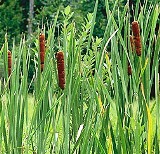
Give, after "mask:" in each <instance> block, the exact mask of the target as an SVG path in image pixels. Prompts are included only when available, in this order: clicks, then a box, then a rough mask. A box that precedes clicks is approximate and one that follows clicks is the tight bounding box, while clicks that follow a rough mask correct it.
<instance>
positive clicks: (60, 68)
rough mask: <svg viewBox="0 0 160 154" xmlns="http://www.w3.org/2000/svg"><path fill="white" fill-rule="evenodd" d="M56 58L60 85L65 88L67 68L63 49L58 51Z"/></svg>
mask: <svg viewBox="0 0 160 154" xmlns="http://www.w3.org/2000/svg"><path fill="white" fill-rule="evenodd" d="M56 59H57V69H58V80H59V81H58V82H59V87H60V88H61V89H64V87H65V70H64V54H63V52H62V51H59V52H57V54H56Z"/></svg>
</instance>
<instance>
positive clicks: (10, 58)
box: [8, 50, 12, 76]
mask: <svg viewBox="0 0 160 154" xmlns="http://www.w3.org/2000/svg"><path fill="white" fill-rule="evenodd" d="M11 67H12V54H11V51H9V50H8V76H10V75H11Z"/></svg>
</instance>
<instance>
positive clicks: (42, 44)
mask: <svg viewBox="0 0 160 154" xmlns="http://www.w3.org/2000/svg"><path fill="white" fill-rule="evenodd" d="M39 48H40V63H41V64H40V65H41V72H42V71H43V69H44V58H45V35H44V34H42V33H40V35H39Z"/></svg>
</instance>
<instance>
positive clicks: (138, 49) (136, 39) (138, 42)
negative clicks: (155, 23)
mask: <svg viewBox="0 0 160 154" xmlns="http://www.w3.org/2000/svg"><path fill="white" fill-rule="evenodd" d="M132 32H133V41H134V47H135V50H136V53H137V56H141V51H142V45H141V38H140V29H139V24H138V22H137V21H133V22H132Z"/></svg>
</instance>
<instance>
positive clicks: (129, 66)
mask: <svg viewBox="0 0 160 154" xmlns="http://www.w3.org/2000/svg"><path fill="white" fill-rule="evenodd" d="M128 75H132V68H131V65H130V63H129V62H128Z"/></svg>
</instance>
